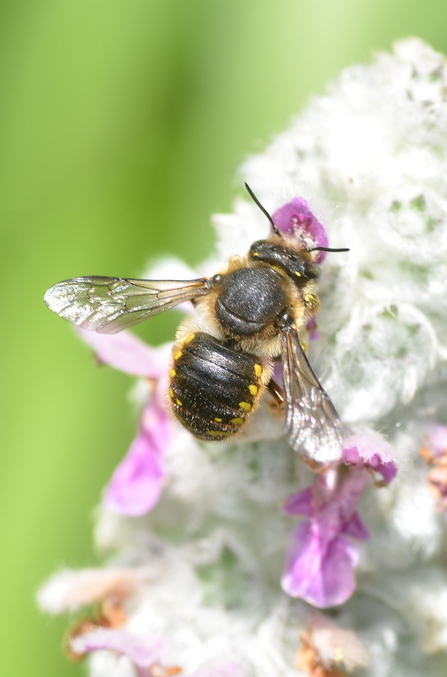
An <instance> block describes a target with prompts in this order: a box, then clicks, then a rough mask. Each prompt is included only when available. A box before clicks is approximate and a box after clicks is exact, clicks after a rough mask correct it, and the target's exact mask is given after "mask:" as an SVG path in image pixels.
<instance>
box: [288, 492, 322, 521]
mask: <svg viewBox="0 0 447 677" xmlns="http://www.w3.org/2000/svg"><path fill="white" fill-rule="evenodd" d="M313 504H314V491H313V487H307V489H304V490H303V491H298V492H297V493H296V494H292V495H291V496H289V498H288V499H287V500H286V501H285V503H284V505H283V506H282V509H283V511H284V512H285V513H286V515H289V517H293V516H294V515H304V516H306V517H310V515H311V514H312V506H313Z"/></svg>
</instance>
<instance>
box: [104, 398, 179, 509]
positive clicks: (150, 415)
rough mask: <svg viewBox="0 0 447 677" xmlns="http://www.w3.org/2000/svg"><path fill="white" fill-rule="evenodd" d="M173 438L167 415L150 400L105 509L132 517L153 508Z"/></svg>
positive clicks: (118, 471)
mask: <svg viewBox="0 0 447 677" xmlns="http://www.w3.org/2000/svg"><path fill="white" fill-rule="evenodd" d="M171 435H172V433H171V430H170V422H169V419H168V416H167V414H166V412H165V411H164V409H163V408H162V407H159V406H157V405H156V404H155V402H154V401H151V403H150V404H148V405H147V406H146V407H145V409H144V410H143V415H142V419H141V425H140V430H139V432H138V435H137V437H136V438H135V440H134V441H133V442H132V445H131V447H130V449H129V451H128V453H127V455H126V456H125V458H124V460H123V461H122V462H121V463H120V465H119V466H118V467H117V469H116V470H115V473H114V475H113V477H112V480H111V482H110V484H109V486H108V487H107V489H106V493H105V496H104V504H105V505H106V507H108V508H110V509H111V510H114V511H115V512H119V513H121V514H123V515H131V516H137V515H143V514H144V513H146V512H148V511H149V510H151V509H152V508H153V507H154V505H155V504H156V503H157V501H158V499H159V497H160V494H161V491H162V488H163V480H164V476H165V472H164V468H163V463H162V457H163V452H164V450H165V448H166V447H167V446H168V445H169V444H170V442H171Z"/></svg>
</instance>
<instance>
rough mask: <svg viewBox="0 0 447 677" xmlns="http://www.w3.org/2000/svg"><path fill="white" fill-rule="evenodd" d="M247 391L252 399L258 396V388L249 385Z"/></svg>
mask: <svg viewBox="0 0 447 677" xmlns="http://www.w3.org/2000/svg"><path fill="white" fill-rule="evenodd" d="M248 389H249V391H250V394H251V395H253V397H254V396H255V395H257V394H258V390H259V388H258V386H255V385H249V386H248Z"/></svg>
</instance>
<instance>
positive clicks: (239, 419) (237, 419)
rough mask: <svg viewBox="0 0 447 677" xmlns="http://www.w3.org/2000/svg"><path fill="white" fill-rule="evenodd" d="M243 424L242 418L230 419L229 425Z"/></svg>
mask: <svg viewBox="0 0 447 677" xmlns="http://www.w3.org/2000/svg"><path fill="white" fill-rule="evenodd" d="M243 422H244V419H243V418H232V419H231V421H230V423H232V424H233V425H242V424H243Z"/></svg>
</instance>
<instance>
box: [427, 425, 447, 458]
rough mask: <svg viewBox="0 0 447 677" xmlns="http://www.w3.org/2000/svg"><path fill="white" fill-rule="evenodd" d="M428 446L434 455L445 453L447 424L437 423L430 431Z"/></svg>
mask: <svg viewBox="0 0 447 677" xmlns="http://www.w3.org/2000/svg"><path fill="white" fill-rule="evenodd" d="M430 447H431V449H432V451H433V453H434V455H435V456H443V455H444V454H446V453H447V426H445V425H437V426H435V427H434V428H432V430H431V432H430Z"/></svg>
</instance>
